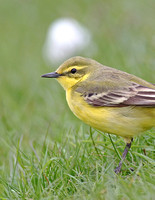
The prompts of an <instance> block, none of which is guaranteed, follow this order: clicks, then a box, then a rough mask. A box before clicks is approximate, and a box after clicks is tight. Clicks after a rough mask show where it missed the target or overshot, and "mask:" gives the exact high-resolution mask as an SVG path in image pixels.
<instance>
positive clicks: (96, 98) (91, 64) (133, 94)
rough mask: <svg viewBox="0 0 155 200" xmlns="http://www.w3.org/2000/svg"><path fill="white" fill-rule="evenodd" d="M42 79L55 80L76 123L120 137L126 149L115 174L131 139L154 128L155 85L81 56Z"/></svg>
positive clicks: (129, 146) (67, 61)
mask: <svg viewBox="0 0 155 200" xmlns="http://www.w3.org/2000/svg"><path fill="white" fill-rule="evenodd" d="M42 77H44V78H56V79H57V80H58V82H59V83H60V84H61V86H62V87H63V88H64V89H65V91H66V100H67V103H68V105H69V108H70V109H71V111H72V112H73V113H74V114H75V116H77V117H78V118H79V119H80V120H82V121H83V122H85V123H86V124H88V125H89V126H91V127H93V128H95V129H98V130H100V131H102V132H106V133H109V134H114V135H117V136H121V137H123V138H124V141H125V143H126V146H125V149H124V151H123V154H122V158H121V160H120V162H119V165H118V166H117V167H116V168H115V170H114V171H115V173H116V174H119V173H120V172H121V168H122V164H123V162H124V160H125V158H126V155H127V153H128V151H129V149H130V148H131V144H132V141H133V138H134V137H135V136H137V135H138V134H140V133H143V132H145V131H146V130H149V129H151V128H153V127H155V84H152V83H149V82H147V81H145V80H143V79H141V78H139V77H137V76H135V75H132V74H129V73H127V72H124V71H120V70H118V69H115V68H112V67H108V66H105V65H102V64H100V63H99V62H97V61H95V60H93V59H90V58H84V57H81V56H75V57H72V58H70V59H68V60H66V61H65V62H64V63H63V64H61V65H60V66H59V67H58V69H57V70H56V71H55V72H51V73H47V74H44V75H42Z"/></svg>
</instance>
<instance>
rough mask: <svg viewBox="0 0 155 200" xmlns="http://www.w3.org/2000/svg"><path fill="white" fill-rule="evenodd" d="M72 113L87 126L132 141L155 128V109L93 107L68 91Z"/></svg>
mask: <svg viewBox="0 0 155 200" xmlns="http://www.w3.org/2000/svg"><path fill="white" fill-rule="evenodd" d="M66 98H67V102H68V105H69V107H70V109H71V110H72V112H73V113H74V114H75V115H76V116H77V117H78V118H79V119H81V120H82V121H84V122H85V123H86V124H88V125H90V126H92V127H94V128H96V129H98V130H100V131H103V132H107V133H111V134H115V135H119V136H122V137H124V138H126V139H128V138H129V139H130V138H132V137H133V136H135V135H137V134H139V133H142V132H144V131H146V130H148V129H151V128H152V127H154V126H155V108H146V107H137V106H135V107H132V106H128V107H93V106H91V105H89V104H87V102H85V101H84V99H83V97H81V96H80V94H79V93H71V91H70V90H67V91H66Z"/></svg>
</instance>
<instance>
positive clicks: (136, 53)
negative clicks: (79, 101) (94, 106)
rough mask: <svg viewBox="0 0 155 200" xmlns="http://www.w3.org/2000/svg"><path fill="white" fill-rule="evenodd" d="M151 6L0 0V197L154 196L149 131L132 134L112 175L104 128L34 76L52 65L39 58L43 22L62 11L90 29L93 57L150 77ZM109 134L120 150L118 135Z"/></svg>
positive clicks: (112, 156) (113, 159) (154, 69)
mask: <svg viewBox="0 0 155 200" xmlns="http://www.w3.org/2000/svg"><path fill="white" fill-rule="evenodd" d="M154 6H155V3H154V0H148V1H145V0H141V1H138V0H135V1H134V0H131V1H126V0H125V1H124V0H118V1H114V0H111V1H106V0H104V1H103V0H102V1H101V0H98V1H86V0H85V1H82V0H79V1H77V2H75V1H69V0H66V1H60V0H58V1H50V0H45V1H41V0H37V1H36V0H34V1H31V0H28V1H20V0H14V1H9V0H2V1H1V6H0V25H1V29H0V36H1V37H0V44H1V45H0V52H1V53H0V77H1V78H0V91H1V98H0V138H1V139H0V152H1V156H0V199H108V200H109V199H110V200H111V199H118V200H120V199H121V200H128V199H133V200H137V199H140V200H143V199H154V196H155V192H154V191H155V177H154V174H155V169H154V166H155V161H154V159H155V156H154V155H155V154H154V146H155V142H154V141H155V136H154V133H155V132H154V130H150V131H147V132H146V134H144V135H142V136H139V137H137V138H135V139H134V142H133V145H132V148H131V151H130V152H129V154H128V155H127V159H126V161H125V164H124V165H123V169H122V173H121V174H120V175H118V176H117V175H116V174H115V173H114V168H115V167H116V166H117V165H118V163H119V157H118V155H117V153H116V151H115V150H114V148H113V144H112V143H111V140H110V138H109V136H108V134H106V133H100V132H98V131H97V130H94V129H91V130H90V128H89V127H88V126H86V125H84V124H83V123H82V122H81V121H79V120H78V119H76V117H74V116H73V114H72V113H71V111H70V110H69V108H68V106H67V103H66V101H65V93H64V91H63V89H62V88H61V87H60V86H59V85H58V83H57V82H56V81H54V80H45V79H41V78H40V75H41V74H44V73H46V72H50V71H52V70H54V69H56V68H57V66H52V67H47V66H46V63H45V61H44V60H43V57H42V46H43V43H44V40H45V36H46V31H47V28H48V25H49V24H50V23H51V21H52V20H54V19H56V18H58V17H64V16H65V17H68V16H69V17H73V18H76V19H77V20H79V21H80V22H81V23H83V24H84V25H86V26H87V27H88V28H89V29H90V30H91V31H92V33H93V36H94V37H93V40H94V42H95V43H96V45H97V47H98V51H97V53H96V55H94V57H93V58H94V59H96V60H98V61H99V62H101V63H104V64H106V65H109V66H113V67H116V68H118V69H121V70H124V71H127V72H130V73H133V74H135V75H138V76H140V77H142V78H144V79H146V80H148V81H150V82H154V83H155V79H154V73H155V60H154V50H155V38H154V37H155V36H154V33H155V26H154V18H155V14H154ZM90 133H91V134H90ZM112 140H113V142H114V145H115V147H116V149H117V151H118V154H121V153H122V151H123V149H124V145H125V144H124V142H123V140H122V138H119V137H116V136H112ZM130 168H133V169H134V171H130Z"/></svg>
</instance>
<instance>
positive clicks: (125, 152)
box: [114, 138, 133, 174]
mask: <svg viewBox="0 0 155 200" xmlns="http://www.w3.org/2000/svg"><path fill="white" fill-rule="evenodd" d="M132 141H133V138H132V139H131V142H130V143H126V146H125V149H124V151H123V154H122V159H121V161H120V162H119V165H118V167H116V169H115V170H114V171H115V173H116V174H119V173H120V171H121V168H122V164H123V161H124V160H125V158H126V155H127V153H128V151H129V149H130V148H131V143H132Z"/></svg>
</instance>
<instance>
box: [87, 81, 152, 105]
mask: <svg viewBox="0 0 155 200" xmlns="http://www.w3.org/2000/svg"><path fill="white" fill-rule="evenodd" d="M83 96H84V99H85V101H86V102H87V103H88V104H90V105H92V106H108V107H123V106H143V107H155V89H151V88H148V87H145V86H142V85H139V84H135V83H134V84H133V85H131V86H130V87H124V88H121V89H114V90H108V91H106V92H99V93H96V92H95V93H94V92H89V93H87V94H84V95H83Z"/></svg>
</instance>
